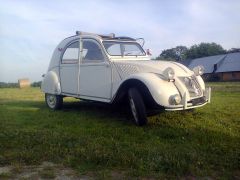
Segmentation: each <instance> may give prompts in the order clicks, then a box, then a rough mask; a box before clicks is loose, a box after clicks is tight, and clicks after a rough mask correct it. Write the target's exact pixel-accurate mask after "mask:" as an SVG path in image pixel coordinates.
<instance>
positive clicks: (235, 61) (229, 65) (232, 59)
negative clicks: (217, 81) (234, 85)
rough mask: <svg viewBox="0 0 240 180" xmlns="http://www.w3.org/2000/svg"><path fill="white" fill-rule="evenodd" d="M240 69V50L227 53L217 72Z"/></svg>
mask: <svg viewBox="0 0 240 180" xmlns="http://www.w3.org/2000/svg"><path fill="white" fill-rule="evenodd" d="M229 71H240V52H238V53H231V54H227V56H226V58H225V59H224V61H223V62H222V63H221V65H220V66H219V67H218V69H217V71H216V72H229Z"/></svg>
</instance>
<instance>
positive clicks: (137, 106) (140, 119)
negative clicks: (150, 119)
mask: <svg viewBox="0 0 240 180" xmlns="http://www.w3.org/2000/svg"><path fill="white" fill-rule="evenodd" d="M128 98H129V104H130V108H131V112H132V115H133V118H134V120H135V124H136V125H138V126H143V125H146V124H147V113H146V108H145V104H144V101H143V98H142V96H141V94H140V93H139V91H138V90H137V89H136V88H130V89H129V91H128Z"/></svg>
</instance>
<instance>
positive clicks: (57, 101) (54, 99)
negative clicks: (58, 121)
mask: <svg viewBox="0 0 240 180" xmlns="http://www.w3.org/2000/svg"><path fill="white" fill-rule="evenodd" d="M45 102H46V104H47V106H48V107H49V108H50V109H53V110H58V109H61V108H62V104H63V97H62V96H59V95H55V94H47V93H46V94H45Z"/></svg>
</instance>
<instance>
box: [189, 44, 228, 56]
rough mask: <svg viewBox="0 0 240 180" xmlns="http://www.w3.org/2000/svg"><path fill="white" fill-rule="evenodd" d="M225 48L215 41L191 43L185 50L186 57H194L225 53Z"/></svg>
mask: <svg viewBox="0 0 240 180" xmlns="http://www.w3.org/2000/svg"><path fill="white" fill-rule="evenodd" d="M225 53H226V50H224V49H223V47H222V46H221V45H219V44H216V43H200V44H198V45H193V46H191V47H190V49H188V51H187V52H186V59H195V58H201V57H207V56H213V55H219V54H225Z"/></svg>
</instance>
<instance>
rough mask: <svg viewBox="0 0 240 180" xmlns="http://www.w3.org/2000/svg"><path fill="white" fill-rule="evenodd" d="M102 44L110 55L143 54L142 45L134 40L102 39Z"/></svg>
mask: <svg viewBox="0 0 240 180" xmlns="http://www.w3.org/2000/svg"><path fill="white" fill-rule="evenodd" d="M103 45H104V47H105V49H106V50H107V52H108V54H109V55H111V56H144V55H145V52H144V50H143V49H142V47H141V46H140V45H139V44H138V43H135V42H116V41H104V42H103Z"/></svg>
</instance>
